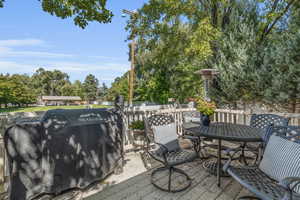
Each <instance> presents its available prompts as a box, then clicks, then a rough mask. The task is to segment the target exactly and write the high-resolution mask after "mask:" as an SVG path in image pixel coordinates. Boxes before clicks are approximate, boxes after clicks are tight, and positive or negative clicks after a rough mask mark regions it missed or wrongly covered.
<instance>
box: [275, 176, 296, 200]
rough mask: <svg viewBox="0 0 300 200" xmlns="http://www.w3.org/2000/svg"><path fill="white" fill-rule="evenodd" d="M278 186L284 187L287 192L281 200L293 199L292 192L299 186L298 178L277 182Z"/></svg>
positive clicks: (288, 178) (287, 178)
mask: <svg viewBox="0 0 300 200" xmlns="http://www.w3.org/2000/svg"><path fill="white" fill-rule="evenodd" d="M279 185H281V186H282V187H284V188H285V189H286V190H287V191H286V193H285V195H284V198H283V200H286V199H292V198H293V190H294V189H295V187H297V186H299V185H300V177H286V178H284V179H282V180H281V181H280V182H279Z"/></svg>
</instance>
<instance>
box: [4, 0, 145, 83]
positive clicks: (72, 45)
mask: <svg viewBox="0 0 300 200" xmlns="http://www.w3.org/2000/svg"><path fill="white" fill-rule="evenodd" d="M145 2H147V0H108V1H107V3H108V5H107V7H108V8H109V9H110V10H112V12H113V13H114V15H115V16H114V17H113V19H112V23H110V24H100V23H97V22H93V23H90V24H89V26H88V27H86V28H85V29H84V30H83V29H81V28H79V27H77V26H75V25H74V23H73V20H72V19H64V20H62V19H60V18H58V17H55V16H51V15H50V14H48V13H46V12H44V11H43V10H42V8H41V4H40V2H39V1H38V0H6V2H5V5H4V8H1V9H0V19H1V23H0V73H5V74H6V73H9V74H15V73H18V74H28V75H32V74H33V73H34V72H35V70H36V69H38V68H40V67H43V68H45V69H47V70H54V69H58V70H61V71H63V72H66V73H68V74H69V76H70V80H71V81H72V82H73V81H75V80H80V81H83V80H84V78H85V77H86V75H88V74H90V73H91V74H94V75H95V76H96V77H97V78H98V79H99V81H100V82H104V83H106V84H108V85H110V84H111V82H112V81H113V80H114V79H115V78H116V77H118V76H121V75H122V74H123V73H124V72H126V71H127V70H128V69H129V68H130V63H129V62H128V44H127V43H128V42H126V41H125V40H126V38H127V35H128V33H127V32H126V31H125V26H126V21H127V20H128V19H129V18H128V17H127V18H123V17H122V12H121V11H122V9H128V10H136V9H138V8H140V7H141V6H142V5H143V4H144V3H145Z"/></svg>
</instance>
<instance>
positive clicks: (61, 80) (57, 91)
mask: <svg viewBox="0 0 300 200" xmlns="http://www.w3.org/2000/svg"><path fill="white" fill-rule="evenodd" d="M32 84H33V87H34V88H36V89H35V92H36V94H37V95H40V96H41V95H51V96H62V95H63V91H62V88H63V87H65V85H67V84H68V85H70V81H69V76H68V74H66V73H63V72H61V71H59V70H54V71H48V70H45V69H43V68H39V69H38V70H37V71H36V72H35V73H34V74H33V76H32ZM64 92H65V91H64Z"/></svg>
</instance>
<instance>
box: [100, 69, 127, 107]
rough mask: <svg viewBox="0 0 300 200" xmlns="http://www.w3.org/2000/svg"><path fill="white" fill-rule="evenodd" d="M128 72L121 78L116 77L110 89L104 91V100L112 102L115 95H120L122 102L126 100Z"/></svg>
mask: <svg viewBox="0 0 300 200" xmlns="http://www.w3.org/2000/svg"><path fill="white" fill-rule="evenodd" d="M128 77H129V72H126V73H125V74H124V75H123V76H122V77H117V78H116V79H115V80H114V82H113V83H112V85H111V87H110V88H109V89H108V90H107V91H106V92H107V95H106V97H105V98H106V99H107V100H108V101H114V99H115V97H116V96H117V95H122V96H123V97H124V100H128V96H129V95H128V93H129V84H128Z"/></svg>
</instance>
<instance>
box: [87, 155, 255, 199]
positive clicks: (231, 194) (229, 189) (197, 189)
mask: <svg viewBox="0 0 300 200" xmlns="http://www.w3.org/2000/svg"><path fill="white" fill-rule="evenodd" d="M179 168H181V169H184V170H185V171H186V172H187V174H189V176H190V177H191V178H192V179H193V180H192V185H191V187H189V188H188V189H187V190H185V191H182V192H178V193H167V192H163V191H160V190H158V189H157V188H155V187H154V186H153V185H152V184H151V180H150V178H151V177H150V175H151V170H149V171H146V172H144V173H141V174H139V175H137V176H135V177H132V178H130V179H128V180H126V181H123V182H121V183H118V184H116V185H113V186H110V187H107V188H105V189H104V190H103V191H101V192H98V193H96V194H94V195H92V196H89V197H86V198H85V199H84V200H232V199H236V198H237V197H239V196H243V195H249V194H250V193H249V192H248V191H247V190H245V189H243V187H242V186H241V185H240V184H239V183H237V182H236V181H234V180H233V179H232V178H222V182H221V187H218V186H217V178H216V177H215V176H213V175H211V174H209V173H208V172H206V171H205V170H204V169H203V167H202V161H201V160H200V159H197V160H195V161H194V162H191V163H186V164H184V165H182V166H179ZM172 178H174V179H176V178H178V177H176V176H173V177H172ZM167 179H168V175H167V173H164V174H159V175H158V180H157V181H158V182H161V183H162V184H163V185H164V184H166V183H167V182H166V181H167Z"/></svg>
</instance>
